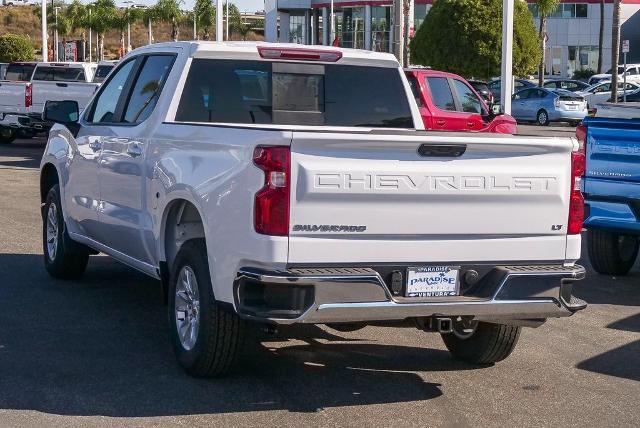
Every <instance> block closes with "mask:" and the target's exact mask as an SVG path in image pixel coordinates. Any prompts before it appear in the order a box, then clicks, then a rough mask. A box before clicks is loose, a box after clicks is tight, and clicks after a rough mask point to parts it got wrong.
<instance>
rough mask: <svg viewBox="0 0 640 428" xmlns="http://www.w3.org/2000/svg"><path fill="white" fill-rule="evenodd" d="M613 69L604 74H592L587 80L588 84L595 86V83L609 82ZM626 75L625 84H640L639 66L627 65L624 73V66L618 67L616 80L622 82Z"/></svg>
mask: <svg viewBox="0 0 640 428" xmlns="http://www.w3.org/2000/svg"><path fill="white" fill-rule="evenodd" d="M612 71H613V69H609V70H607V72H606V73H602V74H594V75H593V76H591V77H590V78H589V84H590V85H595V84H596V83H600V82H604V81H611V77H612V75H613V73H612ZM625 74H626V75H627V82H636V83H640V64H627V68H626V73H625V68H624V66H622V65H621V66H618V80H620V81H621V80H622V79H623V78H624V75H625Z"/></svg>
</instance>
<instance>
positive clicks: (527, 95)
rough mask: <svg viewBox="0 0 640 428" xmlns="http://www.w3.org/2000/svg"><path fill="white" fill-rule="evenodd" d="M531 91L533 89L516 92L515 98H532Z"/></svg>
mask: <svg viewBox="0 0 640 428" xmlns="http://www.w3.org/2000/svg"><path fill="white" fill-rule="evenodd" d="M531 92H532V91H531V89H525V90H524V91H520V92H518V93H517V94H515V95H514V97H513V98H514V99H516V100H526V99H528V98H531Z"/></svg>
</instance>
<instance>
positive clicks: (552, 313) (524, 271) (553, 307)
mask: <svg viewBox="0 0 640 428" xmlns="http://www.w3.org/2000/svg"><path fill="white" fill-rule="evenodd" d="M495 268H497V269H503V270H504V271H505V274H504V277H503V278H502V279H501V281H500V283H499V285H497V286H496V288H495V291H494V292H493V293H492V294H491V297H488V298H480V297H473V296H458V297H455V298H454V299H455V300H449V301H443V300H442V298H431V299H426V300H425V299H423V300H418V299H411V300H408V298H394V296H392V295H391V293H390V292H389V290H388V288H387V286H386V285H385V282H384V280H383V279H382V278H381V276H380V275H379V274H378V273H377V272H376V271H375V270H373V269H366V268H364V269H363V268H360V269H358V268H354V269H352V271H353V273H351V274H349V273H348V271H349V270H348V269H347V268H343V269H340V268H327V269H314V270H313V271H314V272H315V274H312V275H298V274H296V273H298V272H297V271H296V270H295V269H292V270H280V271H264V270H261V269H252V268H243V269H240V271H239V272H238V276H237V278H236V285H237V284H239V283H240V282H241V281H242V280H243V279H251V280H254V281H259V282H263V283H268V284H294V283H295V284H299V285H312V286H314V289H315V296H314V303H313V305H311V307H310V308H309V309H307V310H306V311H305V312H304V313H303V314H302V315H301V316H299V317H298V318H295V319H282V318H257V317H254V316H251V315H247V314H242V313H241V314H240V315H241V316H243V317H245V318H249V319H258V320H261V321H266V322H271V323H275V324H295V323H315V324H321V323H331V322H356V321H385V320H401V319H405V318H411V317H430V316H459V315H470V316H474V317H475V318H476V319H478V320H496V319H504V320H505V321H506V320H522V319H541V318H552V317H566V316H570V315H572V314H573V312H574V311H572V310H571V309H570V308H569V307H568V306H567V305H566V303H565V302H564V300H563V299H562V298H561V296H560V286H561V284H562V283H563V282H573V281H577V280H580V279H583V278H584V276H585V269H584V268H583V267H582V266H579V265H574V266H562V265H540V266H526V267H525V266H496V267H495ZM323 272H325V273H326V274H322V273H323ZM342 272H344V273H342ZM522 276H531V277H541V276H542V277H550V278H551V277H556V278H557V280H556V281H557V282H556V283H553V284H552V286H551V287H550V288H549V291H548V292H545V293H544V295H542V296H536V297H533V298H527V299H518V300H513V299H507V300H503V299H499V298H498V296H499V294H500V292H501V291H502V290H503V289H505V287H508V286H509V285H508V284H509V281H510V280H511V279H513V278H516V277H522ZM239 297H240V296H239V287H237V286H236V287H235V302H236V308H238V307H239V304H238V302H239Z"/></svg>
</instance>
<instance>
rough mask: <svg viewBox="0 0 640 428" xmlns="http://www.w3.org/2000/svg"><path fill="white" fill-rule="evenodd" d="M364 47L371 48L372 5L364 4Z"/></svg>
mask: <svg viewBox="0 0 640 428" xmlns="http://www.w3.org/2000/svg"><path fill="white" fill-rule="evenodd" d="M364 48H365V49H366V50H368V51H370V50H371V5H368V4H367V5H365V6H364Z"/></svg>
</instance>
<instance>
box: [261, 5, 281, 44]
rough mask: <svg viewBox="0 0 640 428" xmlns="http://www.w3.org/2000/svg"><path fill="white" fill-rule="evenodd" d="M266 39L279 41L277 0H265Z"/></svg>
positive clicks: (267, 40)
mask: <svg viewBox="0 0 640 428" xmlns="http://www.w3.org/2000/svg"><path fill="white" fill-rule="evenodd" d="M264 40H265V41H266V42H277V41H278V5H277V1H276V0H265V2H264Z"/></svg>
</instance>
